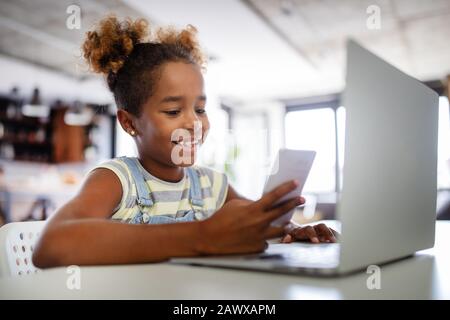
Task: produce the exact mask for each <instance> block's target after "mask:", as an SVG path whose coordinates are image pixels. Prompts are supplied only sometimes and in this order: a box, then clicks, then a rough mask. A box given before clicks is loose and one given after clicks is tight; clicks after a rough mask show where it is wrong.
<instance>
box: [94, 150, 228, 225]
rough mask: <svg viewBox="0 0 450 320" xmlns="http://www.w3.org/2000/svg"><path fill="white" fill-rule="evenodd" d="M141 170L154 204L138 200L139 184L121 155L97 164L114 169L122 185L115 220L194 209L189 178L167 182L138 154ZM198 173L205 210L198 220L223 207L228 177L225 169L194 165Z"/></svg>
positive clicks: (128, 220) (114, 215)
mask: <svg viewBox="0 0 450 320" xmlns="http://www.w3.org/2000/svg"><path fill="white" fill-rule="evenodd" d="M132 159H133V160H135V161H136V164H137V166H138V168H139V170H140V171H141V172H142V174H143V177H144V180H145V182H146V184H147V187H148V188H149V190H150V192H151V197H152V200H153V202H154V204H153V206H152V207H148V208H147V207H146V208H144V209H143V210H141V208H139V207H138V205H137V203H136V195H137V190H136V184H135V181H134V179H133V178H132V175H131V172H130V170H129V168H128V166H127V165H126V164H125V162H124V161H123V160H121V159H120V158H115V159H111V160H109V161H106V162H104V163H102V164H100V165H98V166H96V167H95V168H94V169H96V168H106V169H109V170H111V171H112V172H114V174H115V175H116V176H117V177H118V178H119V180H120V183H121V185H122V199H121V201H120V203H119V204H118V206H117V207H116V208H115V209H114V211H113V214H112V217H111V218H112V219H113V220H119V221H122V222H130V221H131V220H132V219H133V218H134V217H135V216H136V215H137V214H138V213H139V211H141V212H142V213H147V214H148V215H150V216H152V215H173V216H175V217H180V216H183V215H184V214H185V213H186V212H187V211H189V210H191V209H192V207H191V204H190V202H189V188H190V187H191V185H190V181H189V179H188V178H187V177H186V176H187V173H186V171H185V175H184V177H183V178H182V179H181V180H180V181H178V182H167V181H164V180H161V179H159V178H157V177H155V176H153V175H152V174H151V173H150V172H148V171H147V170H145V169H144V167H143V166H142V165H141V164H140V162H139V161H138V160H137V159H136V158H132ZM192 168H193V169H194V170H195V172H197V173H198V175H199V180H200V185H201V193H202V198H203V202H204V205H203V213H202V214H201V215H198V214H197V215H196V219H197V220H202V219H205V218H207V217H209V216H211V215H212V214H213V213H214V212H215V211H217V210H218V209H220V208H221V207H222V206H223V204H224V202H225V199H226V196H227V192H228V179H227V176H226V175H225V174H223V173H220V172H218V171H215V170H213V169H209V168H206V167H200V166H195V165H194V166H192Z"/></svg>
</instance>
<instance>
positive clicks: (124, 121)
mask: <svg viewBox="0 0 450 320" xmlns="http://www.w3.org/2000/svg"><path fill="white" fill-rule="evenodd" d="M117 119H118V120H119V123H120V125H121V127H122V129H123V130H124V131H125V132H126V133H128V134H129V135H131V136H133V137H134V136H136V135H137V131H136V127H135V125H134V116H133V115H132V114H131V113H129V112H128V111H125V110H123V109H119V110H117Z"/></svg>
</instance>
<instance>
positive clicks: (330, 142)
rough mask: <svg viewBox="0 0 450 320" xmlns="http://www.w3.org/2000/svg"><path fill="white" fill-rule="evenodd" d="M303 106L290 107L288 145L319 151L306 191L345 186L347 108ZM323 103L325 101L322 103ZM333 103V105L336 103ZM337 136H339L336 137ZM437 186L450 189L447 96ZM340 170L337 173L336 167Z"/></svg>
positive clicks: (443, 100)
mask: <svg viewBox="0 0 450 320" xmlns="http://www.w3.org/2000/svg"><path fill="white" fill-rule="evenodd" d="M327 104H329V105H330V106H329V107H319V108H317V107H316V105H317V104H316V105H314V104H312V105H308V104H305V105H301V106H298V105H297V106H294V107H290V106H288V107H287V113H286V118H285V139H286V148H291V149H310V150H316V151H317V156H316V160H315V161H314V165H313V167H312V169H311V172H310V175H309V177H308V181H307V182H306V185H305V188H304V189H305V191H306V192H310V193H311V192H312V193H321V192H333V191H336V185H337V184H338V185H339V188H338V190H341V189H342V169H343V166H344V149H345V108H344V107H343V106H339V107H338V108H335V107H334V106H336V105H339V104H337V100H336V101H334V102H327ZM321 105H322V106H323V105H325V104H321ZM333 105H334V106H333ZM336 138H337V139H336ZM438 138H439V140H438V181H437V186H438V189H450V106H449V100H448V98H447V97H444V96H441V97H440V98H439V133H438ZM337 166H338V167H339V171H338V172H336V167H337Z"/></svg>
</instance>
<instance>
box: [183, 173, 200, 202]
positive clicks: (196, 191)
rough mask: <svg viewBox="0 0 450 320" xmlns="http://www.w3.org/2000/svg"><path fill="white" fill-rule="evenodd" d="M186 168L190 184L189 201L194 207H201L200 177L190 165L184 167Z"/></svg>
mask: <svg viewBox="0 0 450 320" xmlns="http://www.w3.org/2000/svg"><path fill="white" fill-rule="evenodd" d="M186 170H187V174H188V176H189V180H190V182H191V186H190V188H189V198H190V201H191V205H192V206H193V207H196V208H197V209H201V208H202V207H203V198H202V189H201V185H200V179H199V177H198V174H197V172H196V171H195V170H194V169H193V168H192V167H188V168H186Z"/></svg>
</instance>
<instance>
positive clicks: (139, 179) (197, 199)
mask: <svg viewBox="0 0 450 320" xmlns="http://www.w3.org/2000/svg"><path fill="white" fill-rule="evenodd" d="M121 159H122V160H123V161H124V162H125V164H126V165H127V166H128V168H129V169H130V172H131V175H132V177H133V179H134V182H135V183H136V190H137V197H136V203H137V205H138V207H139V208H140V210H139V212H138V214H137V215H136V216H134V217H133V218H132V219H131V221H130V222H129V223H131V224H162V223H176V222H188V221H194V220H197V219H198V217H199V216H200V217H201V216H203V199H202V194H201V186H200V179H199V177H198V175H197V173H196V172H195V170H194V169H192V168H191V167H188V168H186V171H187V174H188V177H189V180H190V182H191V186H190V188H189V203H190V204H191V207H192V209H190V210H188V211H186V212H185V214H184V215H183V216H182V217H176V216H175V215H173V214H171V215H156V216H152V215H149V214H148V213H146V212H143V210H142V209H143V208H145V207H147V208H150V207H151V206H153V200H152V199H151V192H150V190H149V188H148V185H147V183H146V182H145V180H144V177H143V175H142V172H141V171H140V169H139V168H138V166H137V164H136V161H138V160H137V159H130V158H126V157H123V158H121ZM196 216H197V219H196Z"/></svg>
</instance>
